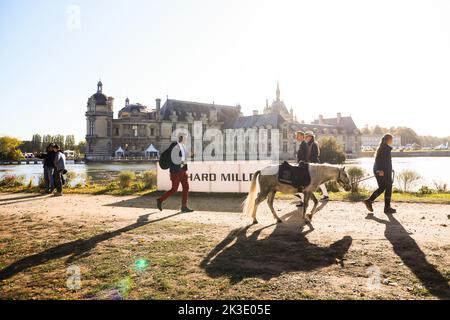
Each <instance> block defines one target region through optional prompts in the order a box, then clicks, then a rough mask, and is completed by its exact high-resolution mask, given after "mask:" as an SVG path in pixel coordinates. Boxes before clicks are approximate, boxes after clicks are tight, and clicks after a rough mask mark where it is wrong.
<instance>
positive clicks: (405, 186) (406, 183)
mask: <svg viewBox="0 0 450 320" xmlns="http://www.w3.org/2000/svg"><path fill="white" fill-rule="evenodd" d="M397 180H398V184H399V187H400V189H401V190H402V191H403V192H408V191H409V190H410V189H411V187H412V186H413V184H414V183H416V182H417V181H419V180H420V175H419V174H418V173H417V172H416V171H414V170H410V169H406V170H403V171H402V172H400V173H399V174H398V175H397Z"/></svg>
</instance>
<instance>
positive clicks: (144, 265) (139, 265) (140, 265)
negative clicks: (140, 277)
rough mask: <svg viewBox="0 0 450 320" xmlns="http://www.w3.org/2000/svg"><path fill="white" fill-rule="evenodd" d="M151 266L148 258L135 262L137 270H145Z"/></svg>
mask: <svg viewBox="0 0 450 320" xmlns="http://www.w3.org/2000/svg"><path fill="white" fill-rule="evenodd" d="M148 266H149V262H148V261H147V260H146V259H138V260H136V261H135V262H134V269H135V270H136V271H145V270H146V269H147V268H148Z"/></svg>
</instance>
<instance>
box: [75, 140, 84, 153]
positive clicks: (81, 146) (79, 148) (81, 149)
mask: <svg viewBox="0 0 450 320" xmlns="http://www.w3.org/2000/svg"><path fill="white" fill-rule="evenodd" d="M75 150H76V151H77V153H78V154H85V153H86V141H84V140H83V141H80V142H79V143H78V145H77V146H75Z"/></svg>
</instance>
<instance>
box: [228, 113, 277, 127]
mask: <svg viewBox="0 0 450 320" xmlns="http://www.w3.org/2000/svg"><path fill="white" fill-rule="evenodd" d="M284 122H286V119H284V118H283V117H282V116H281V115H279V114H277V113H269V114H258V115H252V116H245V117H239V118H237V119H235V120H233V121H228V122H227V123H226V124H225V129H248V128H255V127H256V128H260V127H266V126H269V125H270V126H271V127H272V128H274V129H275V128H278V127H279V126H280V125H281V124H282V123H284Z"/></svg>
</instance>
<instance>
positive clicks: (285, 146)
mask: <svg viewBox="0 0 450 320" xmlns="http://www.w3.org/2000/svg"><path fill="white" fill-rule="evenodd" d="M287 151H288V144H287V142H286V141H285V142H283V152H287Z"/></svg>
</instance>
